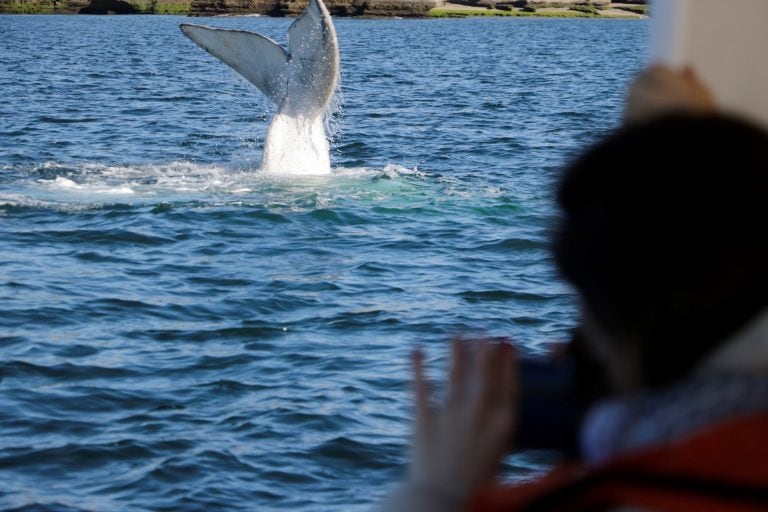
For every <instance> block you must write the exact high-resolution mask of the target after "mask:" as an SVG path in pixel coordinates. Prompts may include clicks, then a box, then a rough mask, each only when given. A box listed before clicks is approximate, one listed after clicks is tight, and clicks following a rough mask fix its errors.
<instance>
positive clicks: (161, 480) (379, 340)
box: [0, 16, 646, 511]
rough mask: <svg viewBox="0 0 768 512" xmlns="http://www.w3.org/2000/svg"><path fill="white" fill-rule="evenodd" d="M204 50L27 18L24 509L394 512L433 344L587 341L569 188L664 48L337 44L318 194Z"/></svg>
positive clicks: (22, 44) (16, 434) (412, 27)
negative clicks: (578, 324)
mask: <svg viewBox="0 0 768 512" xmlns="http://www.w3.org/2000/svg"><path fill="white" fill-rule="evenodd" d="M180 21H182V19H181V18H174V17H131V18H125V17H58V16H45V17H26V16H13V17H12V16H0V55H2V56H3V60H2V64H0V90H1V91H2V95H0V239H1V240H2V244H0V310H1V311H2V315H0V355H1V356H2V357H1V358H0V361H1V362H0V389H2V393H0V478H2V480H3V486H2V489H0V506H2V508H5V509H12V508H14V507H29V508H30V509H35V510H313V511H314V510H366V509H367V508H368V507H369V504H370V502H371V501H372V500H374V499H375V498H376V497H377V496H380V495H381V494H382V493H383V492H385V490H386V488H387V485H388V484H389V483H390V482H392V481H393V480H394V479H395V478H397V476H398V475H399V474H401V471H402V465H403V463H404V461H405V447H406V444H407V435H408V426H409V423H408V422H409V416H410V414H409V399H408V392H407V378H408V374H407V354H408V352H409V350H410V347H411V346H412V345H413V344H414V343H420V344H422V345H425V346H426V347H427V348H428V350H429V353H430V355H431V359H432V362H433V363H434V365H435V368H439V367H440V364H442V361H443V358H444V354H445V350H444V349H445V344H444V343H445V340H446V339H448V338H449V337H450V336H452V335H453V334H456V333H467V332H469V333H476V332H482V333H487V334H493V335H506V336H511V337H514V338H515V339H517V340H519V342H520V343H521V344H522V345H523V346H524V347H525V349H526V350H530V351H537V350H539V349H540V344H541V343H543V342H546V341H548V340H551V339H561V338H563V337H564V336H566V335H567V331H568V329H569V328H570V327H571V325H572V323H573V315H574V310H573V306H572V304H571V295H570V293H569V291H568V290H567V289H566V288H565V287H564V286H563V285H562V284H560V283H559V281H558V280H557V278H556V275H555V272H554V270H553V268H552V265H551V263H550V261H549V259H548V257H547V243H548V242H547V237H548V232H549V227H550V226H551V224H552V221H553V219H554V215H555V211H554V208H553V206H552V186H553V183H554V181H555V179H556V177H557V172H558V169H559V168H560V167H561V165H562V163H563V162H564V161H565V160H566V159H567V158H568V156H570V155H572V154H573V153H574V152H576V151H579V150H580V149H581V148H583V147H584V146H585V145H586V144H588V143H590V141H592V140H594V138H595V136H597V135H599V134H600V133H603V132H605V131H606V130H607V129H609V128H610V127H612V126H613V125H614V124H615V123H616V121H617V119H618V116H619V111H620V100H621V96H622V94H623V90H624V87H625V84H626V81H627V80H628V78H629V77H630V76H631V74H632V72H633V71H634V70H636V69H637V68H638V67H639V66H640V65H641V62H642V57H643V56H642V55H641V53H642V52H641V51H640V50H639V48H640V47H641V45H642V42H643V38H644V35H645V31H646V25H645V23H644V22H638V21H632V22H623V21H615V20H605V21H600V20H501V19H493V20H491V19H489V20H424V21H414V20H379V21H374V20H347V19H340V20H336V26H337V30H338V33H339V40H340V45H341V55H342V84H343V85H342V90H341V94H342V97H343V100H344V103H343V115H340V116H339V115H337V116H336V117H335V119H334V120H333V122H334V123H335V124H336V126H337V127H338V131H337V135H336V137H335V139H334V143H333V145H332V153H331V164H332V167H333V171H332V173H331V175H330V176H325V177H311V178H301V179H295V178H281V177H276V176H266V175H263V174H260V173H258V172H255V169H257V168H258V166H259V162H260V160H261V151H262V146H263V143H264V135H265V134H266V127H267V124H268V122H269V120H270V118H271V115H272V113H273V111H272V110H271V109H270V107H269V106H268V105H267V104H266V101H265V100H263V99H262V98H261V96H260V93H259V92H258V91H256V90H255V89H254V88H253V87H252V86H250V85H249V84H247V83H245V82H244V81H243V80H240V79H238V78H237V77H236V75H235V74H234V73H233V72H231V71H229V70H228V69H226V67H225V66H223V65H221V64H220V63H218V62H216V61H215V60H214V59H211V58H209V57H208V56H207V55H205V54H204V53H203V52H200V51H199V49H198V48H196V47H195V46H194V45H193V44H192V43H190V42H189V41H186V40H185V39H184V38H183V36H182V35H181V33H180V32H179V31H178V28H177V25H178V23H179V22H180ZM215 21H216V24H218V25H219V26H231V27H240V28H247V29H250V30H254V31H258V32H263V33H266V34H267V35H270V36H271V37H273V38H275V39H279V40H281V39H280V38H282V37H283V35H284V33H285V30H286V28H287V26H288V25H289V24H290V22H291V20H287V19H269V18H247V19H222V20H215ZM212 24H213V23H212ZM544 468H545V464H544V463H543V460H542V459H540V458H538V456H535V455H527V456H519V457H514V458H512V459H510V461H509V462H508V465H507V468H506V474H507V475H508V476H509V477H511V478H517V477H521V476H526V475H530V474H531V473H532V472H536V471H541V470H542V469H544ZM34 507H37V508H34Z"/></svg>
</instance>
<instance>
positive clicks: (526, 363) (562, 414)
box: [512, 331, 609, 459]
mask: <svg viewBox="0 0 768 512" xmlns="http://www.w3.org/2000/svg"><path fill="white" fill-rule="evenodd" d="M559 349H562V350H557V351H555V352H556V354H555V355H553V356H552V357H547V358H541V357H539V358H534V357H522V358H521V359H520V361H519V365H520V366H519V375H520V402H519V406H518V407H519V409H518V428H517V432H516V434H515V438H514V439H513V440H512V443H513V446H514V447H515V449H518V450H551V451H556V452H559V453H560V454H561V455H564V456H565V457H568V458H572V459H579V458H580V440H579V436H580V431H581V426H582V423H583V421H584V418H585V416H586V414H587V412H588V411H589V409H590V407H591V406H592V405H593V404H594V403H595V402H596V401H597V400H598V399H599V398H601V397H603V396H606V395H607V394H608V389H609V388H608V384H607V380H606V378H605V375H604V372H603V370H602V367H601V366H600V365H599V364H598V363H597V362H596V361H595V360H594V359H593V358H592V356H591V355H590V354H589V352H588V351H587V350H586V349H585V347H584V343H583V341H582V339H581V336H580V334H579V333H578V331H577V332H575V333H574V335H573V338H572V339H571V341H570V342H569V343H567V344H560V346H559Z"/></svg>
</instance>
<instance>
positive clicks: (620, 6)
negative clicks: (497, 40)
mask: <svg viewBox="0 0 768 512" xmlns="http://www.w3.org/2000/svg"><path fill="white" fill-rule="evenodd" d="M448 1H451V2H452V3H447V2H448ZM307 2H308V0H0V14H27V13H28V14H188V15H190V16H237V15H245V14H262V15H267V16H296V15H298V14H300V13H301V12H302V11H303V10H304V7H306V4H307ZM325 3H326V5H327V6H328V10H329V11H330V12H331V14H332V15H334V16H358V17H371V18H389V17H402V18H417V17H429V16H434V17H466V16H548V17H631V16H634V17H642V16H643V15H645V13H646V11H645V9H646V6H645V5H642V4H645V0H625V1H624V2H611V1H610V0H325ZM638 4H639V5H638Z"/></svg>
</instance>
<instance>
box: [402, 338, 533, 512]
mask: <svg viewBox="0 0 768 512" xmlns="http://www.w3.org/2000/svg"><path fill="white" fill-rule="evenodd" d="M413 373H414V394H415V402H416V426H415V436H414V443H413V461H412V464H411V473H410V484H411V485H415V486H417V487H419V488H421V489H422V492H424V491H425V490H426V491H427V492H429V493H431V494H432V495H433V496H434V497H435V498H436V501H440V502H442V503H446V505H449V504H451V503H453V504H454V506H455V505H459V506H460V504H462V503H463V502H464V501H466V500H467V499H468V498H470V497H471V495H472V493H473V492H474V491H476V490H477V489H478V488H479V487H481V486H483V485H484V484H487V483H489V482H490V481H491V480H492V479H493V477H494V475H495V473H496V470H497V468H498V465H499V463H500V461H501V459H502V457H503V456H504V454H505V452H506V451H507V450H508V449H509V447H510V442H511V439H512V432H513V428H514V426H515V420H516V411H517V392H518V382H517V361H516V356H515V351H514V349H513V348H512V346H511V345H510V344H509V343H493V342H489V341H471V342H468V341H460V340H456V341H454V342H453V346H452V357H451V369H450V375H449V379H448V389H447V397H446V403H445V405H444V406H443V407H433V406H432V403H431V401H432V397H431V391H430V389H429V385H428V384H427V381H426V378H425V376H424V367H423V354H422V353H421V352H420V351H418V350H417V351H415V352H414V354H413ZM449 508H451V507H450V506H446V507H445V509H449Z"/></svg>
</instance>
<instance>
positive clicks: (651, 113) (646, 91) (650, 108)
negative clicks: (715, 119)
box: [624, 65, 717, 124]
mask: <svg viewBox="0 0 768 512" xmlns="http://www.w3.org/2000/svg"><path fill="white" fill-rule="evenodd" d="M716 110H717V104H716V102H715V99H714V97H713V95H712V92H711V91H710V90H709V89H708V88H707V86H705V85H704V84H703V83H702V82H701V80H700V79H699V77H698V76H697V75H696V73H695V72H694V71H693V70H692V69H690V68H686V69H685V70H683V71H675V70H673V69H671V68H668V67H666V66H661V65H655V66H651V67H650V68H648V69H647V70H645V71H643V72H642V73H640V74H639V75H638V76H637V78H635V80H634V82H633V83H632V85H631V86H630V89H629V93H628V94H627V100H626V105H625V108H624V122H625V123H628V124H629V123H636V122H643V121H649V120H651V119H653V118H656V117H660V116H663V115H666V114H692V115H702V114H710V113H714V112H715V111H716Z"/></svg>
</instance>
